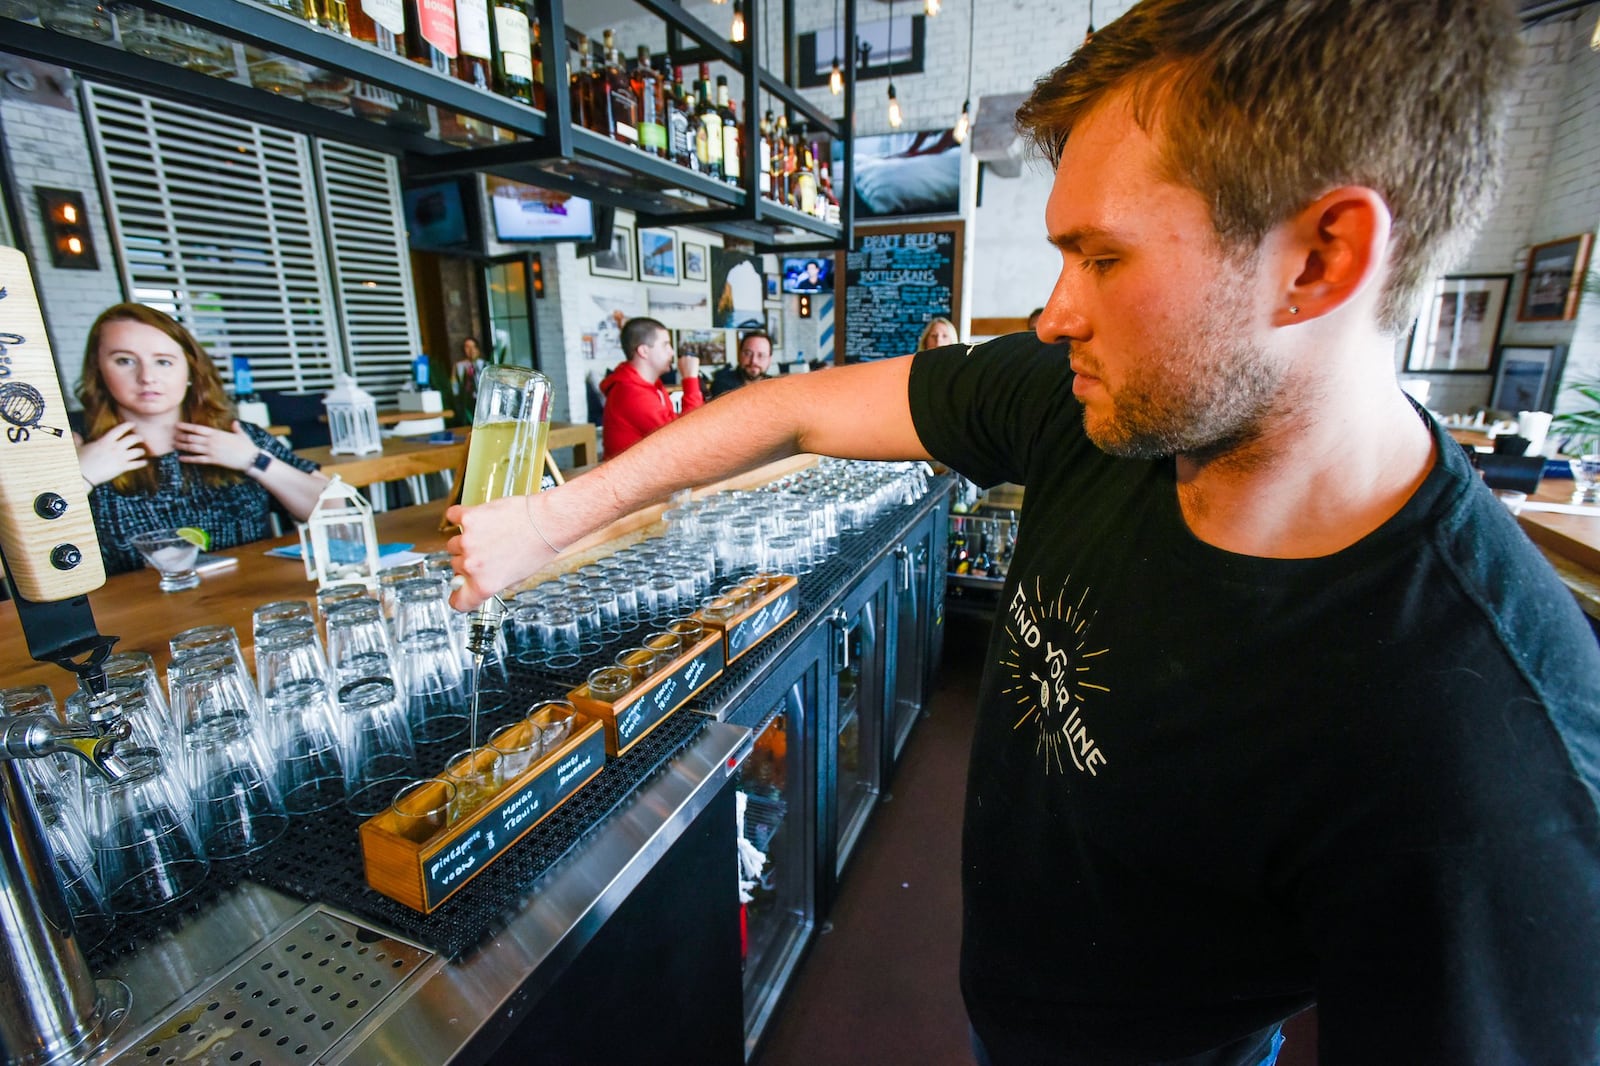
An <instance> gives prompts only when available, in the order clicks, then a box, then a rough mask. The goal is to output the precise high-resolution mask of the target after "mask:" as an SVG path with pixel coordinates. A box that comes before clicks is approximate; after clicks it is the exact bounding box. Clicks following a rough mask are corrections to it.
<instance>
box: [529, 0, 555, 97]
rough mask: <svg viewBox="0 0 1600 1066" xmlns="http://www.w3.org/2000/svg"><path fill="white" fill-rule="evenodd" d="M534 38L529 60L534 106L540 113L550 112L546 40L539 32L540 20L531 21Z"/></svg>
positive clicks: (530, 41)
mask: <svg viewBox="0 0 1600 1066" xmlns="http://www.w3.org/2000/svg"><path fill="white" fill-rule="evenodd" d="M530 25H531V28H532V31H533V32H532V36H531V39H530V40H529V42H528V48H529V53H528V55H529V59H530V60H531V62H532V64H533V106H534V107H537V108H538V109H539V110H540V111H548V110H550V108H549V106H548V104H549V97H547V96H546V95H545V87H544V40H543V35H542V34H541V33H540V32H539V20H538V19H533V20H531V23H530Z"/></svg>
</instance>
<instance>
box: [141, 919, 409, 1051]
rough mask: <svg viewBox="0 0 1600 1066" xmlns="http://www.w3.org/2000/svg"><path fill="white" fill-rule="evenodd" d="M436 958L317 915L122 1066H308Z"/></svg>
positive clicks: (243, 966) (199, 1000)
mask: <svg viewBox="0 0 1600 1066" xmlns="http://www.w3.org/2000/svg"><path fill="white" fill-rule="evenodd" d="M432 957H433V953H432V952H429V951H425V950H423V949H421V948H417V947H413V946H411V945H410V944H405V943H401V942H400V941H398V940H392V939H390V938H389V937H387V936H384V935H383V934H381V933H375V932H373V931H372V930H370V929H366V928H363V927H362V926H359V925H355V924H354V923H352V922H349V921H346V920H345V919H343V918H340V917H338V916H336V915H333V914H329V913H328V912H326V911H323V910H314V911H311V912H310V913H308V914H307V915H305V916H304V917H303V918H301V920H300V921H299V922H297V923H296V924H295V925H294V926H293V927H292V928H290V929H289V930H288V931H286V932H285V933H284V934H283V935H282V936H280V937H279V938H278V939H277V940H275V941H274V942H273V943H271V944H269V945H267V946H265V947H263V948H262V949H261V950H260V951H258V952H256V953H255V954H254V955H252V956H251V957H250V958H249V959H247V960H246V961H244V962H242V963H240V964H239V965H238V966H236V967H235V968H234V969H233V970H232V971H231V972H230V973H229V974H228V975H227V976H225V977H223V978H222V979H221V980H219V981H218V982H217V983H216V984H214V985H212V986H211V988H209V989H207V990H206V991H205V992H202V993H201V994H200V995H199V996H197V997H196V998H195V999H194V1000H193V1001H192V1002H191V1003H190V1004H189V1005H188V1006H187V1007H184V1008H183V1009H182V1010H180V1011H178V1012H177V1013H176V1014H175V1015H173V1016H172V1017H170V1018H168V1019H167V1020H166V1021H165V1022H163V1023H162V1024H161V1025H160V1026H159V1027H158V1028H156V1029H155V1030H154V1031H153V1032H151V1033H150V1034H149V1035H148V1036H147V1037H145V1038H144V1039H142V1040H140V1041H139V1042H138V1043H136V1044H134V1045H133V1046H132V1047H130V1048H129V1049H128V1050H127V1051H125V1052H123V1053H122V1054H121V1055H119V1056H117V1058H116V1060H115V1062H116V1063H118V1064H119V1066H121V1064H131V1063H142V1064H144V1066H156V1064H159V1066H179V1064H180V1063H183V1064H194V1063H205V1064H207V1066H225V1064H231V1063H238V1064H239V1066H307V1064H309V1063H313V1062H316V1061H318V1060H319V1059H320V1058H321V1056H323V1055H324V1054H326V1053H327V1052H328V1051H329V1050H330V1049H331V1048H332V1047H333V1046H334V1045H335V1044H337V1043H338V1042H339V1041H340V1040H342V1039H344V1037H345V1036H347V1035H348V1034H349V1033H350V1032H351V1031H353V1030H354V1029H355V1027H356V1026H357V1025H359V1024H361V1022H362V1020H363V1019H365V1018H366V1017H367V1016H368V1015H369V1014H371V1013H372V1011H373V1010H374V1009H375V1008H376V1007H377V1006H378V1004H379V1003H381V1002H382V1001H383V1000H384V998H385V997H386V996H388V995H389V994H390V993H391V992H393V991H394V990H395V989H396V988H398V987H399V986H400V985H401V983H403V982H404V981H405V980H406V978H408V977H410V976H411V975H412V974H413V973H415V972H416V971H417V970H418V969H419V968H420V967H421V965H422V964H423V963H424V962H426V961H428V960H429V959H431V958H432Z"/></svg>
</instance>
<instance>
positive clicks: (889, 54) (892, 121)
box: [883, 0, 905, 129]
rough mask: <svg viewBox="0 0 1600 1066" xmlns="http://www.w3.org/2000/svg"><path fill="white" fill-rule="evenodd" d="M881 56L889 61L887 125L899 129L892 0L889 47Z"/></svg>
mask: <svg viewBox="0 0 1600 1066" xmlns="http://www.w3.org/2000/svg"><path fill="white" fill-rule="evenodd" d="M883 57H884V59H886V60H887V61H888V63H889V126H890V128H891V129H899V128H900V123H902V122H904V121H905V118H904V117H903V116H902V115H901V114H900V98H899V97H897V96H895V94H894V0H889V47H888V48H887V49H886V50H885V51H884V54H883Z"/></svg>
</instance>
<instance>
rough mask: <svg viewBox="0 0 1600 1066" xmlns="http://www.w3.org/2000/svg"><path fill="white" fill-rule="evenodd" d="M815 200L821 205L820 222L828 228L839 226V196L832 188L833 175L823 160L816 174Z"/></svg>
mask: <svg viewBox="0 0 1600 1066" xmlns="http://www.w3.org/2000/svg"><path fill="white" fill-rule="evenodd" d="M817 200H818V202H819V203H821V204H822V205H823V208H822V221H824V222H826V223H828V224H829V225H830V226H837V225H838V224H839V194H838V193H836V192H835V191H834V188H833V174H832V172H831V171H830V170H829V167H828V161H827V160H826V159H824V160H823V161H822V165H821V167H820V168H819V170H818V172H817Z"/></svg>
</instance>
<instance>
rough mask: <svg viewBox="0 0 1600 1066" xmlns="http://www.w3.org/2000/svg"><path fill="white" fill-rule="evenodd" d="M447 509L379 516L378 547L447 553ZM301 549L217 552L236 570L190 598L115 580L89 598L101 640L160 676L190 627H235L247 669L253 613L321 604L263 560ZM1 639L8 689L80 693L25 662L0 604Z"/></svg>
mask: <svg viewBox="0 0 1600 1066" xmlns="http://www.w3.org/2000/svg"><path fill="white" fill-rule="evenodd" d="M444 509H445V502H444V501H443V500H436V501H435V502H433V503H426V504H422V505H421V506H418V507H402V508H399V509H396V510H393V511H385V512H383V513H381V514H377V515H374V516H373V519H374V523H375V524H376V526H377V530H378V540H379V542H380V543H383V544H395V543H410V544H412V545H413V546H414V550H415V551H418V552H429V551H437V550H439V549H442V548H443V547H444V544H445V541H446V540H448V539H449V537H448V535H447V534H445V533H441V532H439V521H440V519H441V518H442V516H443V515H444ZM296 543H299V537H298V535H290V536H284V537H279V538H277V539H276V540H270V541H268V540H263V541H256V542H255V543H253V544H246V545H243V546H241V547H238V548H234V549H232V550H230V551H224V552H218V553H217V554H218V555H225V556H230V557H234V558H237V559H238V560H239V564H238V565H237V566H233V567H229V568H228V569H226V570H219V571H216V572H214V573H207V574H203V575H201V578H200V586H199V587H198V588H194V589H190V590H188V591H186V592H159V591H157V589H156V583H157V576H156V573H155V571H153V570H149V569H144V570H134V571H131V572H129V573H126V574H118V575H116V576H115V577H111V578H108V579H106V583H105V584H104V585H103V586H101V587H100V588H98V589H96V590H95V591H93V592H91V593H89V604H90V606H91V607H92V608H93V609H94V617H95V622H96V624H97V626H98V628H99V630H100V632H102V633H106V634H111V635H115V636H118V637H121V638H122V639H121V640H119V641H118V642H117V646H116V649H115V650H117V651H146V652H149V653H150V654H151V655H153V656H155V660H156V668H157V669H158V670H159V671H161V672H162V674H163V676H164V675H165V672H166V664H167V659H168V650H167V641H168V640H169V639H170V638H171V637H173V636H174V635H176V634H178V633H180V632H182V631H183V630H185V629H188V628H189V627H191V626H199V625H231V626H233V628H234V630H235V631H236V632H238V634H239V640H240V643H241V644H242V645H244V653H245V658H246V660H247V661H249V660H251V659H252V658H253V654H254V651H253V648H252V647H251V646H250V615H251V612H253V611H254V610H255V609H256V608H257V607H259V606H261V605H262V604H263V603H271V602H272V601H273V600H285V599H303V600H307V601H313V600H315V599H316V592H317V586H316V584H315V582H312V581H308V580H306V568H305V564H304V563H302V562H301V561H300V560H298V559H276V558H273V557H272V556H270V555H266V554H264V553H265V552H266V551H267V549H268V548H274V547H277V546H279V545H283V544H296ZM0 633H3V634H5V636H4V639H3V640H0V677H4V678H5V679H6V680H5V682H4V684H5V685H6V686H7V687H9V686H12V685H49V686H50V688H51V691H53V692H55V694H56V696H57V697H58V698H61V699H65V698H66V696H67V694H69V693H70V692H72V691H73V690H74V689H75V688H76V687H77V680H76V676H75V675H73V674H71V673H68V672H67V671H65V670H63V669H61V668H60V667H58V666H53V665H50V664H48V663H39V662H34V661H33V660H32V659H30V658H28V650H27V645H26V642H25V641H24V640H23V638H22V632H21V627H20V625H19V623H18V621H17V608H16V604H14V603H12V602H11V601H9V600H7V601H5V602H4V603H0Z"/></svg>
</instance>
